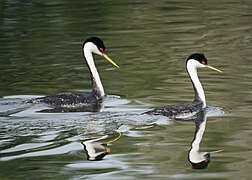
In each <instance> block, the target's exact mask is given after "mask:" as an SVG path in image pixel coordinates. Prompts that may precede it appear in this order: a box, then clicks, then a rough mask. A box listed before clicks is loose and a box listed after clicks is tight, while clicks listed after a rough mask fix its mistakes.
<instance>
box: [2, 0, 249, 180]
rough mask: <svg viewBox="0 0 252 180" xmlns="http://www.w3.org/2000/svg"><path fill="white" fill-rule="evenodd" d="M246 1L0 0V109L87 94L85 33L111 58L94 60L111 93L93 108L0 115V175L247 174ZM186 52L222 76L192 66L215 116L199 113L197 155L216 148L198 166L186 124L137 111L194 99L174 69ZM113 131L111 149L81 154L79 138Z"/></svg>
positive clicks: (195, 176) (203, 176)
mask: <svg viewBox="0 0 252 180" xmlns="http://www.w3.org/2000/svg"><path fill="white" fill-rule="evenodd" d="M251 7H252V3H251V1H249V0H244V1H238V0H233V1H226V0H220V1H199V0H196V1H189V0H188V1H187V0H182V1H177V0H174V1H164V0H160V1H153V2H150V1H131V0H130V1H112V0H110V1H109V0H104V1H95V0H92V1H80V2H78V3H73V2H70V1H63V0H62V1H51V0H50V1H39V0H37V1H27V0H25V1H15V0H12V1H11V0H10V1H5V0H2V1H1V2H0V97H1V98H2V99H1V102H2V103H1V107H0V108H1V109H0V110H1V112H4V111H5V110H6V109H8V108H9V107H10V106H11V108H12V109H13V107H14V109H15V108H19V107H17V106H16V105H15V103H16V102H17V101H18V100H17V99H15V98H14V96H17V95H25V97H28V96H29V95H45V94H51V93H58V92H65V91H71V90H89V89H90V81H89V73H88V68H87V67H86V64H85V62H84V59H83V56H82V52H81V46H82V42H83V40H85V39H86V38H87V37H90V36H99V37H101V38H102V39H103V40H104V42H105V45H106V47H107V54H108V55H109V56H110V57H111V58H112V59H114V60H115V61H116V62H117V63H118V64H119V65H120V67H121V68H120V69H115V68H113V67H112V66H111V65H110V64H109V63H107V62H106V61H105V60H103V58H101V57H98V56H95V59H96V65H97V68H98V70H99V73H100V76H101V78H102V82H103V85H104V88H105V91H106V93H107V94H110V95H119V96H121V98H122V99H116V98H115V99H113V100H109V101H108V102H107V104H106V108H105V111H104V112H102V113H68V114H46V113H44V114H41V113H34V109H33V108H34V107H31V108H30V109H27V110H25V111H21V110H20V109H19V111H21V112H20V113H14V114H13V113H9V114H11V115H8V116H7V115H6V114H4V115H2V116H0V169H1V171H0V179H144V178H145V179H146V178H148V179H154V178H155V179H237V177H239V179H250V174H251V173H250V169H251V168H252V162H251V158H252V156H251V154H252V153H251V151H252V148H251V147H252V143H251V138H252V137H251V136H252V134H251V129H252V123H251V108H252V91H251V88H252V83H251V82H252V81H251V78H252V73H251V72H252V58H251V57H252V51H251V47H252V46H251V40H252V13H251V12H252V8H251ZM193 52H204V53H205V55H206V57H207V58H208V61H209V64H210V65H213V66H214V67H217V68H219V69H221V70H223V72H224V73H223V74H219V73H217V72H214V71H211V70H207V69H201V70H199V74H200V75H199V76H200V78H201V81H202V83H203V86H204V89H205V91H206V98H207V104H208V105H210V106H217V107H220V108H223V110H224V111H225V114H224V115H218V116H210V117H208V118H207V124H206V129H205V132H204V137H203V139H202V141H201V144H200V147H201V151H213V150H218V149H224V151H223V152H220V153H216V154H212V155H211V162H210V163H209V165H208V168H207V169H204V170H195V169H192V167H191V164H190V163H189V162H188V151H189V149H190V148H191V142H192V141H193V138H194V131H195V123H194V122H181V121H174V120H167V119H166V118H162V117H155V118H153V117H146V116H142V115H139V114H140V113H141V112H143V111H145V110H147V109H149V108H152V107H158V106H161V105H166V104H167V105H168V104H175V103H181V102H186V101H191V100H192V99H193V95H194V94H193V91H192V86H191V82H190V81H189V80H188V77H187V74H186V71H185V68H184V65H185V60H186V58H187V57H188V56H189V55H190V54H192V53H193ZM6 96H10V97H11V98H12V99H8V97H6ZM22 97H23V96H22ZM13 99H14V100H13ZM13 101H14V102H13ZM5 105H8V107H6V106H5ZM12 106H13V107H12ZM115 131H120V132H122V138H120V139H119V140H118V141H116V142H113V143H110V144H109V148H110V150H111V151H110V153H109V154H108V155H107V156H105V157H104V159H103V160H102V161H89V160H87V155H86V152H85V151H84V148H83V145H82V144H81V141H85V140H87V139H89V138H101V137H103V138H102V140H100V141H99V142H107V141H109V140H111V139H114V138H115V137H117V136H118V133H116V132H115ZM106 135H108V137H105V136H106Z"/></svg>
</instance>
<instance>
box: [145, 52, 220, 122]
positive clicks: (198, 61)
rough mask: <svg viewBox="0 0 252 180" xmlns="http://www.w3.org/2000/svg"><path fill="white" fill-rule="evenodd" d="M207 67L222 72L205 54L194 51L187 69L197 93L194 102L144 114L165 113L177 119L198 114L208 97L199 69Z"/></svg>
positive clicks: (188, 61) (188, 59) (165, 107)
mask: <svg viewBox="0 0 252 180" xmlns="http://www.w3.org/2000/svg"><path fill="white" fill-rule="evenodd" d="M205 67H207V68H210V69H212V70H214V71H217V72H222V71H220V70H219V69H216V68H214V67H212V66H209V65H207V59H206V57H205V56H204V54H200V53H194V54H192V55H191V56H189V57H188V58H187V61H186V70H187V73H188V75H189V78H190V79H191V82H192V85H193V88H194V93H195V98H194V101H193V102H191V103H185V104H178V105H170V106H163V107H159V108H156V109H153V110H150V111H148V112H145V113H144V114H149V115H163V116H167V117H170V118H175V119H184V118H190V117H192V116H194V115H196V114H197V113H198V112H199V111H201V110H203V109H204V108H205V107H206V98H205V93H204V90H203V87H202V85H201V83H200V80H199V78H198V73H197V69H198V68H205Z"/></svg>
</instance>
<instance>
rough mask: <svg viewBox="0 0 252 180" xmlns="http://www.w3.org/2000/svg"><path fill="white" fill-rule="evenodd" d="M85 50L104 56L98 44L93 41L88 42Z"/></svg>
mask: <svg viewBox="0 0 252 180" xmlns="http://www.w3.org/2000/svg"><path fill="white" fill-rule="evenodd" d="M84 51H86V52H92V53H95V54H98V55H100V56H102V53H101V52H100V51H99V50H98V48H97V46H96V45H95V44H94V43H92V42H88V43H86V44H85V46H84Z"/></svg>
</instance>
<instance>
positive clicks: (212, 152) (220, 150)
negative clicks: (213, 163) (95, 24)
mask: <svg viewBox="0 0 252 180" xmlns="http://www.w3.org/2000/svg"><path fill="white" fill-rule="evenodd" d="M222 151H224V149H219V150H216V151H211V152H209V153H211V154H214V153H219V152H222Z"/></svg>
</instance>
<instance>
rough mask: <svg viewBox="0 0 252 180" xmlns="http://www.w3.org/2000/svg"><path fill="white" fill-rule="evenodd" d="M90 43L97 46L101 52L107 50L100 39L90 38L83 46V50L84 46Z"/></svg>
mask: <svg viewBox="0 0 252 180" xmlns="http://www.w3.org/2000/svg"><path fill="white" fill-rule="evenodd" d="M88 42H92V43H94V44H95V45H96V46H97V48H98V49H99V51H101V52H104V51H105V49H106V48H105V45H104V42H103V41H102V40H101V39H100V38H99V37H90V38H88V39H86V40H85V41H84V43H83V45H82V49H83V47H84V45H85V44H86V43H88Z"/></svg>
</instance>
